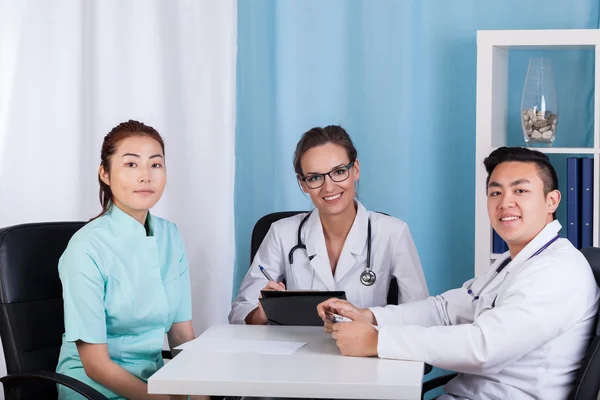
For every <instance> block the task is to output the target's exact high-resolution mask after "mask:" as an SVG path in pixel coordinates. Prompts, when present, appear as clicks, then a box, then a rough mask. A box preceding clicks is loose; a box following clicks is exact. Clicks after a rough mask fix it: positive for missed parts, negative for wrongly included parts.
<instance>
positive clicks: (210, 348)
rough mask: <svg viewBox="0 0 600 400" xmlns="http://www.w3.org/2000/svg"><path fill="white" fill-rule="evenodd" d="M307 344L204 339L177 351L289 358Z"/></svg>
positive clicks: (185, 345)
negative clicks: (271, 355) (288, 356)
mask: <svg viewBox="0 0 600 400" xmlns="http://www.w3.org/2000/svg"><path fill="white" fill-rule="evenodd" d="M306 343H307V342H283V341H274V340H244V339H202V338H197V339H194V340H192V341H190V342H187V343H184V344H182V345H181V346H179V347H177V349H181V350H184V351H185V350H192V351H194V350H196V351H197V350H200V351H207V352H212V353H256V354H275V355H282V356H287V355H290V354H292V353H293V352H295V351H296V350H298V349H299V348H301V347H303V346H304V345H306Z"/></svg>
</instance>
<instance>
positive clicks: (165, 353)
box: [162, 350, 173, 360]
mask: <svg viewBox="0 0 600 400" xmlns="http://www.w3.org/2000/svg"><path fill="white" fill-rule="evenodd" d="M162 358H163V360H172V359H173V354H171V350H163V351H162Z"/></svg>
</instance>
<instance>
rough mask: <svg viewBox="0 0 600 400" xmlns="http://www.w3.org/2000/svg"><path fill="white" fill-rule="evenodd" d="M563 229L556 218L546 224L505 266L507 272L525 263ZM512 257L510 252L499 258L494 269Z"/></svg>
mask: <svg viewBox="0 0 600 400" xmlns="http://www.w3.org/2000/svg"><path fill="white" fill-rule="evenodd" d="M561 229H562V225H561V224H560V222H558V220H554V221H552V222H549V223H548V224H546V226H545V227H544V229H542V230H541V231H540V233H538V234H537V236H536V237H534V238H533V239H532V240H531V241H530V242H529V243H527V245H526V246H525V247H523V249H522V250H521V251H520V252H519V254H517V256H516V257H515V259H514V260H512V261H511V262H510V263H509V264H508V265H507V266H506V268H505V270H506V272H507V273H508V272H510V271H511V270H514V269H515V268H517V267H518V266H520V265H523V264H524V263H526V262H527V260H529V259H530V258H531V256H533V255H534V254H535V252H536V251H538V250H539V249H540V248H542V247H543V246H544V245H545V244H546V243H548V242H549V241H550V240H552V239H553V238H554V237H555V236H556V234H557V233H558V232H559V231H560V230H561ZM509 257H510V252H507V253H506V256H505V257H502V258H501V259H499V260H498V261H497V262H496V263H494V269H495V268H498V266H499V265H500V264H501V263H502V262H504V261H505V260H506V259H507V258H509Z"/></svg>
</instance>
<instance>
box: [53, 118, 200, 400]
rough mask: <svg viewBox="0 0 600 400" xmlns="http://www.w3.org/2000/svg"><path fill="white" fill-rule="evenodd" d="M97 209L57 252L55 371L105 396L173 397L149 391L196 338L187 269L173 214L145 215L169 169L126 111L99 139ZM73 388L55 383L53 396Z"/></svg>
mask: <svg viewBox="0 0 600 400" xmlns="http://www.w3.org/2000/svg"><path fill="white" fill-rule="evenodd" d="M101 160H102V161H101V165H100V171H99V180H100V199H101V203H102V206H103V211H102V213H101V214H100V216H98V217H97V218H95V219H93V220H92V221H91V222H89V223H88V224H86V225H85V226H84V227H83V228H81V229H80V230H79V231H78V232H77V233H76V234H75V235H74V236H73V238H72V239H71V241H70V242H69V245H68V247H67V249H66V250H65V252H64V253H63V255H62V257H61V258H60V262H59V266H58V268H59V274H60V279H61V282H62V286H63V299H64V311H65V333H64V335H63V342H62V347H61V351H60V356H59V360H58V366H57V368H56V371H57V372H59V373H62V374H65V375H68V376H71V377H73V378H75V379H78V380H80V381H82V382H84V383H86V384H87V385H90V386H92V387H93V388H95V389H96V390H98V391H100V392H101V393H103V394H104V395H105V396H106V397H108V398H109V399H122V398H127V399H138V398H139V399H158V400H163V399H169V396H161V395H153V396H150V395H148V394H147V393H148V392H147V384H146V381H147V380H148V378H149V377H150V376H151V375H152V374H154V373H155V372H156V371H157V370H158V369H159V368H161V367H162V366H163V359H162V356H161V351H162V348H163V343H164V337H165V333H167V334H168V339H169V344H170V347H171V349H173V348H174V347H176V346H179V345H180V344H182V343H185V342H186V341H189V340H191V339H193V338H194V332H193V328H192V322H191V319H192V309H191V296H190V277H189V269H188V262H187V258H186V253H185V248H184V244H183V240H182V238H181V235H180V233H179V231H178V229H177V227H176V226H175V224H173V223H171V222H169V221H167V220H164V219H162V218H159V217H156V216H153V215H150V213H149V212H148V210H149V209H150V208H151V207H152V206H154V205H155V204H156V203H157V202H158V200H159V199H160V197H161V195H162V193H163V190H164V187H165V183H166V170H165V159H164V144H163V141H162V138H161V137H160V135H159V134H158V132H157V131H156V130H154V129H153V128H152V127H149V126H147V125H144V124H142V123H140V122H137V121H128V122H125V123H122V124H120V125H118V126H117V127H115V128H114V129H113V130H112V131H111V132H110V133H109V134H108V135H107V136H106V137H105V139H104V143H103V146H102V153H101ZM76 398H79V397H78V395H77V394H76V393H75V392H73V391H71V390H70V389H67V388H65V387H64V386H59V399H76Z"/></svg>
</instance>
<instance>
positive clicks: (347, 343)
mask: <svg viewBox="0 0 600 400" xmlns="http://www.w3.org/2000/svg"><path fill="white" fill-rule="evenodd" d="M332 329H333V333H332V335H331V336H332V337H333V338H334V339H335V340H336V343H335V344H336V345H337V347H338V348H339V349H340V351H341V352H342V354H343V355H345V356H354V357H371V356H377V343H378V339H379V332H377V329H375V327H374V326H373V325H371V324H370V323H368V322H365V321H353V322H338V323H335V324H333V327H332Z"/></svg>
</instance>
